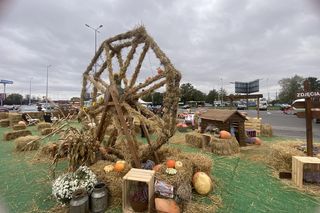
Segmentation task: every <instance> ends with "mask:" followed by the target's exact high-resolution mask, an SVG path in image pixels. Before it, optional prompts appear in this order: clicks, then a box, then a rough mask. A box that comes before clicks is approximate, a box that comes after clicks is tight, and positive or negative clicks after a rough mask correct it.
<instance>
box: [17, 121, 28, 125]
mask: <svg viewBox="0 0 320 213" xmlns="http://www.w3.org/2000/svg"><path fill="white" fill-rule="evenodd" d="M18 124H19V125H26V123H25V122H24V121H19V122H18Z"/></svg>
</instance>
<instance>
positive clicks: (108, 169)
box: [103, 165, 114, 173]
mask: <svg viewBox="0 0 320 213" xmlns="http://www.w3.org/2000/svg"><path fill="white" fill-rule="evenodd" d="M113 169H114V166H113V165H108V166H105V167H104V168H103V170H104V171H105V173H109V172H112V171H113Z"/></svg>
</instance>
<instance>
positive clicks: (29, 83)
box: [29, 78, 31, 106]
mask: <svg viewBox="0 0 320 213" xmlns="http://www.w3.org/2000/svg"><path fill="white" fill-rule="evenodd" d="M30 105H31V78H30V82H29V106H30Z"/></svg>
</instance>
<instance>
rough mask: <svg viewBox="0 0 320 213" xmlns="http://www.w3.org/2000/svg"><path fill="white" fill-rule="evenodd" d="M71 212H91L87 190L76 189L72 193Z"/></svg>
mask: <svg viewBox="0 0 320 213" xmlns="http://www.w3.org/2000/svg"><path fill="white" fill-rule="evenodd" d="M70 213H89V197H88V194H87V192H86V191H85V190H76V191H75V192H74V193H73V194H72V199H71V201H70Z"/></svg>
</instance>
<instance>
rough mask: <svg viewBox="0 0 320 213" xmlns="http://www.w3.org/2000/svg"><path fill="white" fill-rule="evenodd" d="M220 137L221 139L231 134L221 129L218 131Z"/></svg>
mask: <svg viewBox="0 0 320 213" xmlns="http://www.w3.org/2000/svg"><path fill="white" fill-rule="evenodd" d="M220 138H222V139H230V138H231V134H230V132H228V131H225V130H221V131H220Z"/></svg>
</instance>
